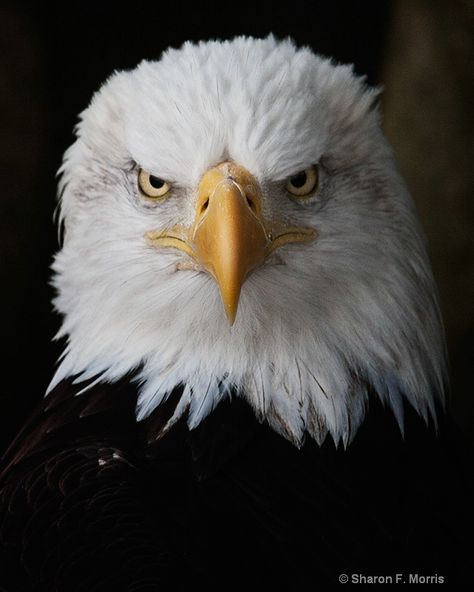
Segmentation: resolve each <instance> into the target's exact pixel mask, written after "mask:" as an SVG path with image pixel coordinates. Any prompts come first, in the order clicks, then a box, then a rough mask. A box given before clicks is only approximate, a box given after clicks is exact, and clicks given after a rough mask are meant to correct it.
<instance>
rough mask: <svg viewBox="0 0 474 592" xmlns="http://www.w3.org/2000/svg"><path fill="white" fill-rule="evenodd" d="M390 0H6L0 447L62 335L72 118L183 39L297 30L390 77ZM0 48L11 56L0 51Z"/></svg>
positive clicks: (300, 38)
mask: <svg viewBox="0 0 474 592" xmlns="http://www.w3.org/2000/svg"><path fill="white" fill-rule="evenodd" d="M391 18H392V3H391V2H318V1H313V2H305V3H298V2H286V3H283V4H279V3H276V2H275V3H274V4H273V3H269V2H264V3H258V2H254V3H252V4H246V3H244V2H233V3H226V2H224V1H222V2H220V3H198V2H195V3H189V4H183V3H179V2H173V1H172V0H171V1H168V2H166V3H165V2H155V3H153V4H150V3H139V2H124V3H123V5H122V6H121V5H120V3H118V2H117V3H115V4H109V3H99V2H97V3H96V5H94V4H92V3H74V2H73V3H66V2H61V3H57V4H52V3H40V2H38V3H36V5H33V4H32V5H26V4H25V5H22V4H18V3H16V4H13V3H10V4H8V3H5V4H3V5H2V6H1V9H0V19H1V22H2V25H1V33H2V41H1V43H2V49H3V51H2V55H1V56H0V60H2V59H3V60H4V61H3V63H2V65H1V70H0V75H1V78H0V80H1V84H2V86H1V88H0V93H1V95H2V96H1V101H2V106H3V109H2V110H1V112H2V117H3V118H4V119H3V122H2V128H3V133H2V134H1V138H0V156H1V164H2V193H3V196H4V199H2V200H1V206H2V216H1V220H0V225H1V226H0V231H1V235H0V251H1V256H2V263H1V273H2V276H1V282H2V284H1V286H2V289H1V311H2V316H3V330H2V333H3V335H2V346H3V348H4V351H3V352H2V362H3V365H4V366H3V369H2V386H1V388H2V392H1V396H2V400H3V402H2V407H1V409H2V418H1V423H0V427H1V432H0V450H2V449H3V447H4V446H5V445H6V444H7V443H8V442H9V441H10V439H11V437H12V436H13V435H14V433H15V432H16V431H17V430H18V427H19V426H20V425H21V423H22V421H23V420H24V418H25V416H26V415H27V413H28V412H29V411H30V409H31V408H32V406H33V405H34V403H35V401H37V400H38V399H39V398H40V397H42V396H43V393H44V390H45V388H46V386H47V384H48V382H49V380H50V379H51V377H52V374H53V371H54V366H55V361H56V359H57V357H58V355H59V354H60V352H61V349H62V346H63V344H61V343H53V342H52V341H51V339H52V337H53V335H54V333H55V332H56V331H57V329H58V327H59V322H60V319H59V317H58V316H57V315H55V314H54V313H53V312H52V308H51V304H50V301H51V298H52V295H53V294H52V289H51V288H50V287H49V285H48V281H49V276H50V271H49V266H50V263H51V258H52V255H53V253H54V251H55V250H56V249H57V237H56V229H55V226H54V224H53V220H52V217H53V211H54V208H55V204H56V179H55V174H56V171H57V169H58V168H59V166H60V163H61V158H62V154H63V152H64V150H65V149H66V148H67V147H68V146H69V145H70V144H71V142H72V141H73V133H72V130H73V126H74V124H75V123H76V120H77V114H78V113H79V112H80V111H81V110H83V109H84V108H85V107H86V106H87V104H88V102H89V100H90V97H91V95H92V93H93V92H94V91H95V90H96V89H97V88H98V87H99V85H100V84H101V82H103V81H104V80H105V78H106V77H107V76H109V75H110V74H111V73H112V72H113V70H115V69H123V68H125V69H126V68H132V67H134V66H135V65H136V64H137V63H138V62H139V61H140V60H141V59H143V58H148V59H157V58H158V57H159V56H160V53H161V52H162V51H163V50H164V49H166V48H167V47H168V46H174V47H179V46H180V45H181V44H182V43H183V42H184V41H185V40H188V39H190V40H199V39H210V38H229V37H233V36H235V35H239V34H247V35H253V36H258V37H261V36H266V35H267V34H268V33H270V32H273V33H274V34H275V35H276V36H278V37H286V36H291V37H293V38H294V39H295V41H296V42H297V44H298V45H309V46H311V47H312V48H313V49H314V50H315V51H316V52H318V53H322V54H325V55H330V56H333V57H334V58H335V59H336V60H337V61H340V62H350V63H354V65H355V70H356V72H358V73H360V74H366V75H367V77H368V82H369V83H370V84H378V83H380V82H383V80H382V64H383V59H384V52H385V50H386V43H387V31H388V28H389V25H390V19H391ZM2 56H3V57H2Z"/></svg>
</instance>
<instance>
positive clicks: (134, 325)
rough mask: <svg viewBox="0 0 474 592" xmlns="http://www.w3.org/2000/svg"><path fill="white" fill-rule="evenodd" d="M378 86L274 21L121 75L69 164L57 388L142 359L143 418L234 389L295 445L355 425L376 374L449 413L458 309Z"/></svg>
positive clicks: (105, 376) (342, 434) (80, 130)
mask: <svg viewBox="0 0 474 592" xmlns="http://www.w3.org/2000/svg"><path fill="white" fill-rule="evenodd" d="M376 95H377V91H375V90H373V89H369V88H367V87H366V86H365V85H364V84H363V81H361V79H358V78H356V77H355V76H354V74H353V73H352V69H351V68H350V67H348V66H339V65H334V64H333V63H331V62H330V61H329V60H326V59H323V58H321V57H318V56H316V55H314V54H313V53H312V52H311V51H310V50H308V49H297V48H296V47H295V46H294V45H293V44H292V42H290V41H285V42H278V41H276V40H275V39H274V38H273V37H269V38H267V39H264V40H257V39H251V38H237V39H235V40H232V41H227V42H207V43H200V44H198V45H193V44H190V43H187V44H185V45H184V46H183V47H182V48H181V49H179V50H169V51H168V52H166V53H165V54H164V55H163V56H162V58H161V59H160V60H159V61H157V62H146V61H145V62H142V63H141V64H140V65H139V66H138V67H137V68H136V69H135V70H132V71H130V72H118V73H115V74H114V75H113V76H112V77H111V78H110V79H109V80H108V81H107V82H106V83H105V85H104V86H103V87H102V88H101V89H100V90H99V92H98V93H96V94H95V96H94V97H93V100H92V102H91V104H90V106H89V107H88V108H87V109H86V110H85V111H84V112H83V113H82V114H81V119H80V122H79V124H78V126H77V130H76V131H77V140H76V141H75V143H74V144H73V145H72V146H71V147H70V148H69V150H68V151H67V152H66V155H65V159H64V163H63V166H62V168H61V173H62V178H61V183H60V193H61V214H60V216H61V222H62V223H63V224H64V230H65V232H64V243H63V245H62V248H61V250H60V251H59V252H58V254H57V255H56V258H55V261H54V265H53V269H54V274H55V275H54V283H55V286H56V289H57V297H56V300H55V306H56V308H57V310H58V311H59V312H60V313H61V314H62V315H63V316H64V323H63V326H62V329H61V331H60V333H59V335H60V336H67V339H68V345H67V348H66V351H65V353H64V355H63V358H62V361H61V364H60V366H59V369H58V372H57V374H56V376H55V378H54V379H53V382H52V384H51V387H52V386H54V385H55V384H56V383H57V382H58V381H60V380H61V379H62V378H64V377H66V376H69V375H79V377H80V379H81V380H82V379H84V380H85V379H88V378H92V377H99V379H101V380H108V381H114V380H117V379H118V378H119V377H121V376H123V375H124V374H126V373H128V372H130V371H131V370H136V371H137V372H138V380H139V384H140V387H139V388H140V398H139V405H138V409H137V414H138V417H139V418H143V417H146V416H147V415H149V414H150V413H151V412H152V411H153V410H154V409H155V408H156V407H157V406H158V405H159V404H160V403H161V402H162V401H163V400H165V399H166V397H167V396H168V395H169V393H170V392H172V390H173V389H174V388H175V387H176V386H177V385H184V391H183V394H182V397H181V401H180V403H179V405H178V408H177V410H176V414H175V417H174V418H173V421H174V420H175V419H177V418H178V417H179V416H180V415H181V414H182V413H185V412H186V413H187V417H188V424H189V426H190V427H191V428H192V427H195V426H196V425H197V424H198V423H199V422H200V421H201V420H202V419H203V418H204V417H205V416H206V415H207V414H208V413H209V412H210V411H211V410H212V409H213V408H214V407H215V405H216V404H217V403H218V402H219V401H220V400H221V399H222V398H223V397H226V396H229V394H230V393H231V392H233V393H237V394H238V395H240V396H243V397H245V398H246V399H247V400H248V401H249V402H250V404H251V405H252V406H253V408H254V410H255V413H256V415H257V417H258V418H260V419H261V420H265V421H268V422H269V423H270V424H271V425H272V426H273V427H274V428H275V429H276V430H277V431H279V432H280V433H282V434H283V435H284V436H285V437H287V438H289V439H290V440H292V441H293V442H294V443H295V444H297V445H299V444H301V442H302V441H303V438H304V435H305V434H306V433H309V434H310V436H312V437H313V438H315V439H316V440H317V441H318V442H322V440H323V439H324V437H325V436H326V434H327V432H328V431H329V433H330V434H331V435H332V437H333V438H334V440H335V441H336V442H338V441H339V440H340V439H342V440H343V442H344V443H347V442H348V441H349V440H350V438H351V437H352V436H353V435H354V433H355V431H356V429H357V427H358V425H359V424H360V422H361V421H362V419H363V417H364V412H365V408H366V405H367V401H368V389H371V390H373V391H375V392H376V393H377V394H378V396H379V397H380V398H381V399H382V400H384V401H386V402H387V403H388V404H389V405H390V406H391V407H392V409H393V410H394V412H395V414H396V416H397V419H398V421H399V422H400V425H401V424H402V408H403V405H402V398H403V396H405V397H406V398H407V399H408V400H409V401H410V403H411V404H412V405H413V406H414V407H415V408H416V409H417V410H418V411H419V413H421V414H422V415H423V416H424V417H425V418H426V417H427V416H428V414H429V413H431V414H432V415H434V400H435V398H436V397H437V396H439V397H442V392H443V382H444V379H445V359H444V341H443V331H442V324H441V320H440V315H439V310H438V305H437V301H436V296H435V288H434V283H433V278H432V274H431V270H430V265H429V262H428V258H427V255H426V250H425V246H424V243H423V239H422V236H421V232H420V228H419V224H418V222H417V219H416V215H415V212H414V207H413V203H412V201H411V199H410V197H409V195H408V193H407V191H406V188H405V186H404V184H403V181H402V180H401V178H400V176H399V174H398V172H397V169H396V165H395V162H394V158H393V155H392V151H391V149H390V147H389V146H388V144H387V142H386V140H385V139H384V137H383V134H382V132H381V130H380V125H379V123H380V122H379V114H378V112H377V109H375V108H374V107H373V104H374V99H375V97H376Z"/></svg>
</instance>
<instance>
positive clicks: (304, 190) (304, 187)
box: [286, 165, 318, 197]
mask: <svg viewBox="0 0 474 592" xmlns="http://www.w3.org/2000/svg"><path fill="white" fill-rule="evenodd" d="M317 187H318V168H317V166H315V165H313V166H310V167H308V168H307V169H305V170H304V171H300V172H299V173H296V175H293V176H292V177H290V178H289V179H288V183H287V184H286V190H287V191H288V192H289V193H291V195H294V196H295V197H306V196H307V195H309V194H310V193H313V192H314V191H315V190H316V189H317Z"/></svg>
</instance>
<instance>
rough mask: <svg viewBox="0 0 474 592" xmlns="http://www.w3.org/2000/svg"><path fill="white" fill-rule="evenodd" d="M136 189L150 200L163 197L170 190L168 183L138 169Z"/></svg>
mask: <svg viewBox="0 0 474 592" xmlns="http://www.w3.org/2000/svg"><path fill="white" fill-rule="evenodd" d="M138 187H139V188H140V191H141V193H143V195H145V196H146V197H150V198H152V199H153V198H158V197H164V196H165V195H166V194H167V193H168V191H169V190H170V189H171V185H170V184H169V183H167V182H166V181H164V180H163V179H160V178H159V177H155V175H151V174H150V173H147V172H146V171H144V170H143V169H140V170H139V172H138Z"/></svg>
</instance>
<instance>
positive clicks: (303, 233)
mask: <svg viewBox="0 0 474 592" xmlns="http://www.w3.org/2000/svg"><path fill="white" fill-rule="evenodd" d="M276 226H278V227H276ZM146 236H147V238H148V240H149V241H150V242H151V243H152V244H153V245H154V246H156V247H174V248H178V249H180V250H182V251H184V252H186V253H187V254H188V255H190V256H191V257H193V258H194V259H195V260H196V261H197V262H198V263H199V264H200V265H202V266H203V267H204V268H205V269H206V270H207V271H208V272H209V273H210V274H211V275H212V276H213V277H214V279H215V280H216V282H217V284H218V286H219V289H220V292H221V297H222V301H223V304H224V309H225V312H226V314H227V318H228V319H229V323H230V324H231V325H233V324H234V321H235V317H236V314H237V309H238V304H239V297H240V292H241V289H242V285H243V283H244V282H245V279H246V278H247V276H248V275H249V273H250V272H251V271H252V270H253V269H255V267H257V266H259V265H261V264H262V263H263V262H264V261H265V259H266V257H267V256H268V255H269V253H271V252H272V251H273V250H275V249H276V248H278V247H280V246H282V245H284V244H288V243H290V242H307V241H309V240H312V239H313V238H314V237H315V236H316V232H315V230H314V229H311V228H293V227H288V226H286V225H282V224H279V225H275V224H273V225H272V226H271V227H268V226H267V225H266V223H265V220H264V219H263V216H262V201H261V190H260V187H259V185H258V183H257V181H256V179H255V178H254V177H253V176H252V175H251V174H250V173H249V172H248V171H246V170H245V169H244V168H243V167H240V166H239V165H237V164H235V163H232V162H223V163H221V164H220V165H218V166H216V167H215V168H212V169H210V170H209V171H207V173H205V174H204V176H203V177H202V179H201V182H200V184H199V189H198V199H197V204H196V211H195V219H194V223H193V225H192V226H191V228H184V227H182V226H175V227H174V228H172V229H167V230H166V231H164V232H162V231H150V232H148V233H147V234H146Z"/></svg>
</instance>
